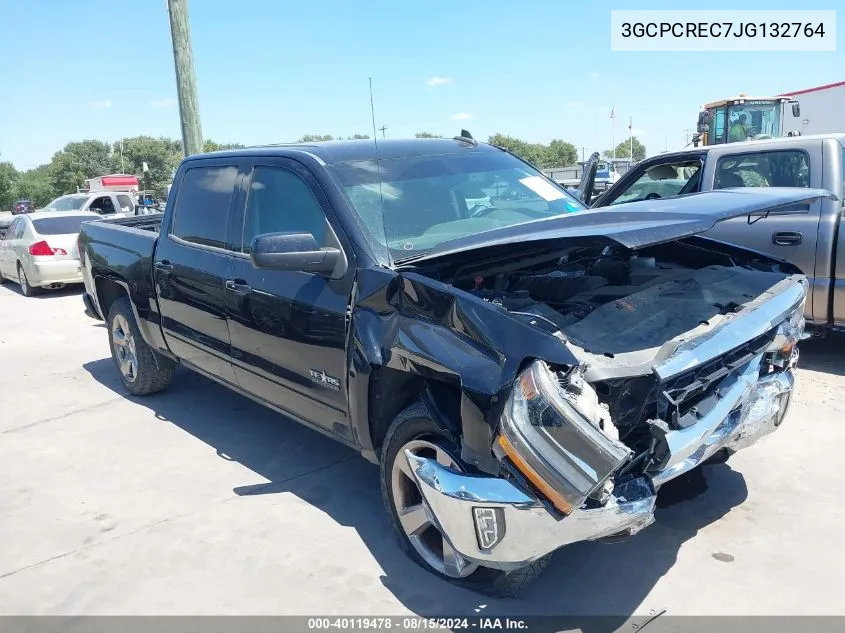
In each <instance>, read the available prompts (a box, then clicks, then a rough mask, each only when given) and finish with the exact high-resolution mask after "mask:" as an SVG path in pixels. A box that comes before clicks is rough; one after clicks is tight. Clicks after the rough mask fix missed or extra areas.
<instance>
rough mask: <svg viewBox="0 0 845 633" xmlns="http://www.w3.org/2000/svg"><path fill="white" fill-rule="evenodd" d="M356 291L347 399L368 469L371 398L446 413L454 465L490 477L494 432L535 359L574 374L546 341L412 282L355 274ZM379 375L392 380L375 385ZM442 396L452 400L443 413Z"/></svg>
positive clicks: (374, 430)
mask: <svg viewBox="0 0 845 633" xmlns="http://www.w3.org/2000/svg"><path fill="white" fill-rule="evenodd" d="M358 281H359V283H358V290H359V293H358V300H357V302H356V305H355V306H354V308H353V311H352V323H351V330H352V331H351V336H350V343H349V345H350V350H349V394H348V395H349V402H350V418H351V419H350V422H351V425H352V428H353V429H354V432H355V433H356V436H357V440H358V442H359V444H360V445H361V447H362V453H363V454H364V456H365V457H367V458H368V459H370V460H371V461H375V455H376V453H377V451H378V448H379V446H380V443H381V439H382V437H383V432H384V431H385V430H386V428H384V424H385V421H384V420H379V416H378V414H377V408H378V403H376V402H371V398H378V399H380V397H381V393H380V392H381V391H386V392H387V393H385V396H386V397H387V396H389V397H390V398H392V399H394V400H397V401H398V402H403V400H402V398H401V397H400V398H397V396H399V395H400V394H398V393H396V391H397V389H398V388H399V387H400V385H401V386H407V385H411V386H412V388H413V389H415V390H416V394H417V395H416V397H420V396H422V397H423V399H424V400H427V401H428V402H429V403H430V404H429V406H430V407H431V406H433V407H435V408H436V409H438V410H441V407H444V404H445V410H444V411H443V413H444V414H445V415H446V416H450V417H452V418H454V420H453V421H454V424H455V425H456V426H457V428H456V429H454V430H455V431H457V432H459V433H460V436H461V437H460V439H461V441H460V444H461V450H462V457H463V459H465V460H466V461H467V462H469V463H472V464H474V465H476V466H477V467H478V468H480V469H482V470H486V471H489V472H497V471H498V467H499V466H498V461H497V460H495V458H494V457H493V456H492V453H491V451H490V447H491V445H492V441H493V432H494V430H495V429H496V427H497V426H498V422H499V417H500V415H501V411H502V407H503V406H504V403H505V401H506V400H507V397H508V395H509V394H510V391H511V388H512V386H513V383H514V381H515V379H516V376H517V374H518V373H519V371H520V370H521V369H522V368H523V367H524V366H525V365H526V364H527V363H528V362H529V361H531V360H533V359H534V358H543V359H544V360H546V361H548V362H551V363H555V364H560V365H572V364H577V360H576V358H575V357H574V356H573V355H572V353H571V352H570V351H569V350H568V349H567V348H566V346H565V345H564V344H563V342H562V341H561V340H559V339H557V338H555V337H554V336H552V335H551V334H547V333H545V332H543V331H542V330H539V329H537V328H534V327H533V326H531V325H528V324H527V323H524V322H522V321H519V320H517V319H515V318H514V317H512V316H511V315H509V314H508V313H507V312H506V311H504V310H501V309H499V308H497V307H496V306H494V305H493V304H490V303H488V302H486V301H483V300H482V299H479V298H478V297H475V296H473V295H471V294H469V293H466V292H463V291H461V290H458V289H456V288H454V287H452V286H448V285H446V284H443V283H441V282H438V281H435V280H433V279H430V278H428V277H425V276H423V275H421V274H418V273H413V272H403V273H396V272H394V271H387V270H384V269H378V270H376V269H362V270H361V271H359V280H358ZM380 372H389V373H390V374H391V375H392V377H391V379H389V380H386V381H383V382H381V381H376V382H374V381H373V376H374V375H376V374H378V373H380ZM399 377H402V378H399ZM446 393H454V394H455V395H456V396H459V397H456V398H454V402H449V403H444V395H445V394H446ZM401 395H402V396H404V395H405V394H401ZM397 406H398V405H397ZM395 413H398V411H396V412H395ZM390 417H391V419H392V417H393V416H390ZM374 418H375V424H374ZM386 422H387V424H389V422H390V420H387V421H386Z"/></svg>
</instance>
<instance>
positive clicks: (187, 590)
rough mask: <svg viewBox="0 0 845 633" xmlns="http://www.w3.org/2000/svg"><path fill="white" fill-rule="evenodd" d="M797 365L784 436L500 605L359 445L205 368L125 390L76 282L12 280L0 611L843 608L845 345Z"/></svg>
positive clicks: (672, 491)
mask: <svg viewBox="0 0 845 633" xmlns="http://www.w3.org/2000/svg"><path fill="white" fill-rule="evenodd" d="M801 361H802V365H803V369H802V370H801V371H800V376H799V386H798V395H797V401H796V402H795V404H794V408H793V409H792V412H791V414H790V416H789V418H788V419H787V421H786V423H785V426H784V427H783V428H782V430H780V431H779V432H778V433H776V434H774V435H772V436H770V437H768V438H766V439H764V440H763V441H762V442H761V443H760V444H758V445H757V446H755V447H753V448H751V449H748V450H747V451H745V452H743V453H740V454H739V455H737V456H735V457H734V458H733V459H732V460H731V462H730V464H729V465H718V466H708V467H706V468H705V469H704V470H703V471H701V474H699V475H696V476H689V477H688V478H686V479H685V480H684V481H679V482H673V484H672V485H670V486H667V487H666V488H664V490H663V491H661V497H662V499H661V506H662V507H661V509H660V510H659V511H658V515H657V522H656V523H655V524H654V525H653V526H651V527H649V528H648V529H647V530H645V531H644V532H642V533H641V534H640V535H638V537H637V538H635V539H633V540H632V541H629V542H627V543H623V544H618V545H604V544H579V545H574V546H571V547H569V548H566V549H564V550H561V551H560V552H558V554H557V556H556V558H555V560H554V562H553V564H552V567H551V569H550V570H549V571H548V573H547V574H546V575H545V576H543V577H542V578H541V579H540V581H538V583H537V584H536V585H534V586H533V587H532V589H531V590H529V591H528V592H527V593H526V595H525V596H524V597H523V598H521V599H519V600H511V601H493V600H490V599H487V598H484V597H481V596H478V595H476V594H473V593H471V592H468V591H465V590H462V589H458V588H455V587H453V586H451V585H449V584H447V583H445V582H441V581H440V580H438V579H437V578H434V577H433V576H431V575H429V574H427V573H425V572H423V571H422V570H420V569H419V568H418V567H416V566H415V565H414V564H412V563H411V562H409V561H408V560H407V559H406V558H405V556H404V555H403V554H402V553H401V552H400V551H399V549H398V547H397V546H396V545H395V544H394V541H393V539H392V537H391V535H390V533H389V529H388V525H387V521H386V519H385V516H384V514H383V510H382V504H381V500H380V496H379V491H378V475H377V469H376V468H375V467H374V466H372V465H370V464H369V463H367V462H365V461H364V460H363V459H362V458H360V457H359V456H357V454H355V453H353V452H352V451H349V450H347V449H346V448H344V447H342V446H340V445H339V444H335V443H334V442H333V441H331V440H329V439H327V438H324V437H323V436H321V435H319V434H317V433H314V432H312V431H310V430H307V429H305V428H302V427H300V426H298V425H297V424H295V423H293V422H290V421H287V420H286V419H284V418H282V417H280V416H279V415H276V414H275V413H272V412H270V411H268V410H265V409H263V408H262V407H260V406H258V405H256V404H254V403H252V402H251V401H249V400H247V399H245V398H242V397H241V396H238V395H235V394H233V393H230V392H228V391H227V390H225V389H223V388H221V387H218V386H216V385H214V384H212V383H210V382H208V381H207V380H205V379H203V378H200V377H198V376H196V375H193V374H190V373H188V372H187V371H180V372H179V373H178V376H177V379H176V381H175V382H174V384H173V386H172V387H171V389H170V390H169V391H167V392H165V393H162V394H158V395H156V396H152V397H148V398H144V399H138V398H129V397H126V394H125V393H124V391H123V389H122V387H121V385H120V382H119V381H118V379H117V377H116V374H115V370H114V368H113V366H112V361H111V358H110V356H109V348H108V343H107V338H106V330H105V329H104V327H103V326H102V324H99V323H98V322H95V321H93V320H91V319H89V318H88V317H86V316H85V315H84V314H83V312H82V303H81V300H80V297H79V294H78V292H77V291H71V292H62V293H59V294H56V293H51V294H48V295H43V296H41V297H37V298H31V299H26V298H24V297H23V296H21V295H20V294H19V292H18V288H17V286H13V285H11V284H6V285H5V286H2V287H0V464H2V467H0V614H12V613H14V614H107V613H108V614H115V613H125V614H223V613H225V614H246V613H251V614H289V613H298V614H310V615H315V614H346V615H351V614H370V615H386V614H404V613H408V612H415V613H419V614H423V615H437V614H445V613H449V614H452V615H457V614H475V613H482V614H483V613H489V612H492V613H499V614H504V613H510V614H547V613H548V614H574V615H586V614H599V613H605V614H612V615H628V614H642V613H647V612H648V611H649V610H650V609H664V608H665V609H667V613H669V614H704V613H716V614H814V613H825V614H834V613H836V614H845V600H843V599H842V590H841V586H842V583H841V570H842V569H845V544H843V540H842V534H845V510H843V505H845V504H843V502H842V501H843V493H842V488H841V487H840V482H839V469H840V468H842V465H843V459H842V455H843V448H845V342H844V341H843V339H841V338H830V339H827V340H825V341H821V342H813V343H808V344H805V345H804V346H803V347H802V358H801Z"/></svg>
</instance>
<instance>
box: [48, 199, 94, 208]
mask: <svg viewBox="0 0 845 633" xmlns="http://www.w3.org/2000/svg"><path fill="white" fill-rule="evenodd" d="M86 200H88V196H62V197H61V198H56V199H55V200H53V201H52V202H51V203H50V204H48V205H47V206H46V207H45V209H46V210H50V211H79V210H80V209H81V208H82V205H84V204H85V201H86Z"/></svg>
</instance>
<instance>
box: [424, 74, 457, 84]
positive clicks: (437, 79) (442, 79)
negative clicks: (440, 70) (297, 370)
mask: <svg viewBox="0 0 845 633" xmlns="http://www.w3.org/2000/svg"><path fill="white" fill-rule="evenodd" d="M452 81H453V79H452V78H451V77H437V76H434V77H432V78H431V79H429V80H428V81H426V82H425V83H426V84H427V85H429V86H442V85H443V84H450V83H452Z"/></svg>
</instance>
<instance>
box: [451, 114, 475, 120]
mask: <svg viewBox="0 0 845 633" xmlns="http://www.w3.org/2000/svg"><path fill="white" fill-rule="evenodd" d="M471 118H472V115H471V114H467V113H466V112H458V113H457V114H453V115H452V120H453V121H468V120H469V119H471Z"/></svg>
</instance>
